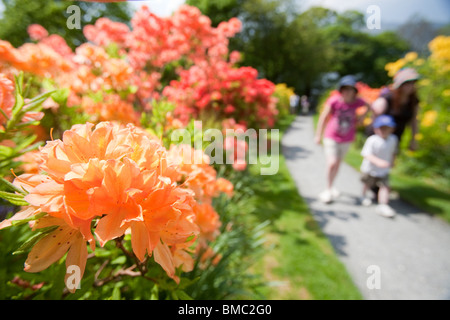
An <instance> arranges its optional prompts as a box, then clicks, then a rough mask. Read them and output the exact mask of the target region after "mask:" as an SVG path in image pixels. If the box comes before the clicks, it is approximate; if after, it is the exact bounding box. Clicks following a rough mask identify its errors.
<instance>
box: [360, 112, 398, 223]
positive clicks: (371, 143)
mask: <svg viewBox="0 0 450 320" xmlns="http://www.w3.org/2000/svg"><path fill="white" fill-rule="evenodd" d="M373 128H374V132H375V134H374V135H372V136H370V137H369V138H367V140H366V142H365V144H364V147H363V149H362V151H361V155H362V156H363V157H364V160H363V162H362V164H361V173H362V178H361V181H362V182H363V183H364V187H363V198H362V201H361V202H362V204H363V205H366V206H368V205H370V204H371V200H370V198H367V197H366V193H367V190H368V189H370V188H372V187H373V186H378V187H379V188H380V191H379V193H378V206H377V212H378V213H379V214H380V215H382V216H384V217H389V218H392V217H394V216H395V212H394V210H393V209H392V208H391V207H390V206H389V191H390V188H389V172H390V170H391V167H392V166H393V163H394V158H395V154H396V151H397V144H398V139H397V137H396V136H395V135H394V134H392V133H393V132H394V129H395V122H394V119H393V118H392V117H391V116H388V115H381V116H378V117H377V118H376V119H375V121H374V123H373Z"/></svg>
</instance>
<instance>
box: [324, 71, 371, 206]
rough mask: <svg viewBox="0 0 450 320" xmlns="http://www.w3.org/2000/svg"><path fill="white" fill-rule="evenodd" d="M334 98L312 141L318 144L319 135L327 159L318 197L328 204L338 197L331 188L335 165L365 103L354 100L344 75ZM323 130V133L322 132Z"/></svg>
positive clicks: (353, 87)
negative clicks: (325, 171)
mask: <svg viewBox="0 0 450 320" xmlns="http://www.w3.org/2000/svg"><path fill="white" fill-rule="evenodd" d="M339 93H340V94H338V95H333V96H331V97H330V98H329V99H328V100H327V102H326V103H325V106H324V109H323V111H322V113H321V114H320V117H319V122H318V124H317V131H316V136H315V142H316V143H317V144H320V142H321V141H322V136H323V146H324V151H325V155H326V157H327V189H326V190H325V191H323V192H322V193H321V194H320V195H319V198H320V200H321V201H323V202H325V203H330V202H331V201H332V200H333V198H336V197H338V196H339V191H338V190H337V189H336V188H333V182H334V180H335V178H336V175H337V173H338V170H339V166H340V164H341V162H342V159H343V158H344V156H345V154H346V153H347V151H348V148H349V147H350V144H351V143H352V142H353V141H354V140H355V134H356V124H357V122H358V121H359V120H360V119H363V118H364V116H365V115H362V116H361V117H360V119H358V118H357V115H356V109H358V108H359V107H362V106H366V107H367V110H369V107H370V106H369V104H368V103H367V102H365V101H364V100H363V99H361V98H358V97H357V94H358V89H357V88H356V80H355V78H354V77H353V76H351V75H348V76H345V77H343V78H342V79H341V80H340V81H339ZM324 131H325V132H324Z"/></svg>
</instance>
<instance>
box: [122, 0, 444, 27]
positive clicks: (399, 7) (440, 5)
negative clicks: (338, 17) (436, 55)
mask: <svg viewBox="0 0 450 320" xmlns="http://www.w3.org/2000/svg"><path fill="white" fill-rule="evenodd" d="M295 1H296V3H297V5H298V7H299V8H300V10H306V9H308V8H309V7H311V6H322V7H326V8H330V9H333V10H336V11H338V12H342V11H345V10H349V9H355V10H358V11H360V12H362V13H364V14H367V8H368V7H369V6H371V5H377V6H378V7H379V8H380V15H381V24H383V21H384V22H386V23H403V22H405V21H407V20H408V19H409V18H410V17H412V16H413V15H414V14H419V15H420V16H421V17H423V18H425V19H426V20H428V21H430V22H436V23H444V24H445V23H450V1H449V0H295ZM130 2H131V1H130ZM131 3H132V5H133V6H135V7H140V6H141V5H142V4H146V5H147V6H148V7H149V8H150V9H151V10H152V11H153V12H155V14H157V15H160V16H168V15H170V14H171V13H172V12H173V11H174V10H176V9H177V8H178V7H179V6H180V5H181V4H182V3H184V0H148V1H132V2H131Z"/></svg>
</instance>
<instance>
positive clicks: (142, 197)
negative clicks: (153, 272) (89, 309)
mask: <svg viewBox="0 0 450 320" xmlns="http://www.w3.org/2000/svg"><path fill="white" fill-rule="evenodd" d="M152 139H153V138H152V137H151V135H149V134H148V133H147V132H145V131H144V130H142V129H139V128H136V127H134V126H133V125H131V124H129V125H127V126H120V125H118V124H114V123H111V122H102V123H99V124H98V125H96V126H94V125H93V124H91V123H88V124H85V125H75V126H73V127H72V129H71V130H68V131H66V132H65V133H64V134H63V138H62V140H54V141H49V142H47V144H46V145H45V146H44V147H42V148H41V149H40V159H41V161H42V163H41V165H40V170H42V171H45V172H46V174H45V175H43V174H23V175H21V176H19V177H17V178H16V180H15V181H14V183H15V184H16V185H17V186H18V187H20V188H23V189H24V190H25V191H27V192H28V194H27V195H26V196H25V200H26V201H28V202H29V203H30V207H28V208H25V209H24V210H23V211H21V212H20V213H19V214H17V215H16V216H14V217H13V219H19V218H24V217H29V216H32V215H36V214H37V213H40V212H46V213H47V214H48V215H47V216H46V217H47V218H46V219H47V220H48V219H52V220H51V221H58V223H55V225H56V224H57V225H59V226H60V228H62V229H63V230H62V231H61V233H56V231H55V233H51V234H49V235H48V236H46V237H45V238H44V239H43V240H42V241H43V242H42V243H40V242H39V243H38V244H37V245H36V250H35V249H33V250H34V251H33V250H32V253H33V254H31V253H30V257H29V259H28V260H27V267H26V270H27V271H36V272H37V271H40V270H42V269H44V268H46V267H47V266H49V265H50V264H52V263H53V262H55V261H56V260H58V259H59V258H60V257H61V256H62V255H63V254H64V253H65V252H66V251H67V250H69V249H70V250H69V254H68V257H71V259H75V260H80V261H78V264H77V265H80V264H81V263H82V261H81V260H82V259H83V257H84V255H85V254H84V252H85V251H84V250H85V249H86V248H84V249H81V244H82V243H83V245H84V246H85V242H86V241H88V242H90V244H91V247H92V249H94V246H95V241H94V240H95V239H97V240H98V241H99V242H100V245H101V246H103V245H104V244H105V243H106V242H107V241H109V240H112V239H115V238H117V237H120V236H122V235H123V234H124V233H125V231H126V230H127V229H129V230H131V244H132V248H133V252H134V253H135V255H136V257H138V259H139V260H141V261H143V260H144V259H145V255H146V254H148V255H149V256H151V255H153V256H154V259H155V261H156V262H157V263H159V264H160V265H161V266H162V267H163V269H164V270H165V271H166V272H167V274H168V275H169V277H171V278H173V279H174V280H175V281H179V279H178V277H177V276H176V275H175V268H176V267H178V266H179V265H181V264H182V260H183V261H184V263H186V266H184V267H183V268H186V269H188V268H189V266H190V262H189V260H188V259H187V258H186V257H185V256H186V254H185V253H183V252H182V251H178V250H185V249H186V246H188V245H191V244H192V242H193V241H194V240H195V239H196V236H197V234H198V233H199V232H200V230H199V227H198V225H197V222H196V213H195V212H194V210H193V208H194V206H195V205H196V201H195V199H194V193H193V192H192V191H191V190H189V189H186V188H183V187H180V186H177V184H176V183H175V182H173V181H172V180H171V179H170V178H168V177H167V176H164V175H163V174H164V173H165V172H170V168H171V166H170V164H167V161H166V154H165V153H166V151H165V149H164V148H163V147H162V146H161V144H160V141H155V140H152ZM41 220H42V219H40V220H38V222H37V223H40V221H41ZM93 221H95V222H96V224H95V227H94V235H92V233H91V225H92V222H93ZM9 223H10V222H9ZM7 224H8V223H3V226H5V225H7ZM71 232H72V233H71ZM53 236H56V239H57V240H58V241H56V240H55V241H56V242H54V241H52V239H51V238H53ZM59 240H61V241H59ZM63 240H64V242H63ZM58 243H61V247H59V245H58ZM63 243H65V244H63ZM72 247H73V249H72ZM71 250H73V252H72V251H71ZM71 252H72V253H71ZM185 252H186V251H185ZM175 253H176V257H175ZM182 257H184V259H181V258H182ZM180 259H181V260H180ZM67 263H68V262H67ZM71 263H72V262H71ZM83 268H84V265H83Z"/></svg>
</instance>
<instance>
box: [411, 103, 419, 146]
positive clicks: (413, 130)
mask: <svg viewBox="0 0 450 320" xmlns="http://www.w3.org/2000/svg"><path fill="white" fill-rule="evenodd" d="M418 109H419V105H418V104H416V105H415V107H414V112H413V117H412V119H411V141H410V143H409V150H411V151H415V150H417V141H416V134H417V133H418V132H419V123H418V121H417V112H418Z"/></svg>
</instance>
